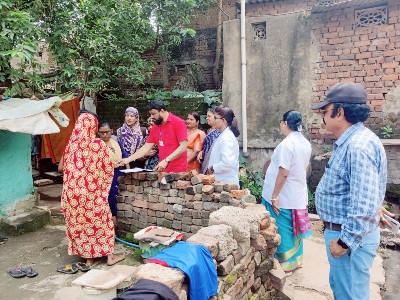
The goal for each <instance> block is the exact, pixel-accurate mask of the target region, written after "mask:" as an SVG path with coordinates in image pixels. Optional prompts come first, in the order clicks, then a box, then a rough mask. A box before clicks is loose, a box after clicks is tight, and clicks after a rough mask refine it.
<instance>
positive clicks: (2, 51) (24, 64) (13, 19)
mask: <svg viewBox="0 0 400 300" xmlns="http://www.w3.org/2000/svg"><path fill="white" fill-rule="evenodd" d="M16 4H17V3H16V2H15V1H12V0H1V1H0V28H1V30H0V83H2V84H4V85H6V86H8V87H9V89H8V90H7V91H6V95H15V94H19V95H21V94H22V93H23V89H24V88H25V86H26V82H27V80H29V79H33V77H32V75H33V72H32V70H33V69H35V59H34V56H35V54H36V52H37V51H38V42H39V36H40V28H39V27H38V26H37V25H36V24H35V23H34V19H33V18H32V16H31V15H30V14H29V13H28V12H27V11H24V10H21V9H20V8H19V7H18V6H17V5H16Z"/></svg>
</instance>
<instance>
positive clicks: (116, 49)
mask: <svg viewBox="0 0 400 300" xmlns="http://www.w3.org/2000/svg"><path fill="white" fill-rule="evenodd" d="M0 1H2V0H0ZM7 1H10V0H7ZM15 2H16V3H17V6H18V7H19V8H20V9H21V10H25V11H29V12H31V15H32V16H33V17H34V19H35V21H36V23H35V24H36V28H37V29H38V30H40V32H41V33H42V37H43V38H44V39H45V41H46V42H47V43H48V45H49V49H50V51H51V53H52V55H53V57H54V59H55V61H56V64H57V72H55V73H54V74H53V75H54V78H53V80H55V81H57V83H58V85H59V86H61V87H64V88H66V89H77V90H80V91H84V92H100V91H102V90H105V89H111V88H115V87H118V86H119V84H120V83H121V80H123V81H125V82H126V83H130V84H140V83H142V82H143V81H144V80H145V79H146V78H148V77H149V76H150V74H151V71H152V69H153V64H154V62H151V61H148V60H146V59H144V58H143V54H145V53H146V52H147V51H160V52H161V53H163V54H164V55H165V56H166V57H168V53H169V49H171V46H172V45H176V44H178V43H180V42H181V39H182V38H183V37H185V36H193V35H195V31H194V30H193V29H190V19H191V17H192V16H193V15H194V14H195V11H197V10H201V9H205V8H206V7H207V6H208V5H209V4H210V3H212V2H213V0H202V1H201V0H154V1H153V0H152V1H150V0H142V1H132V0H24V1H23V0H15ZM33 40H34V37H33Z"/></svg>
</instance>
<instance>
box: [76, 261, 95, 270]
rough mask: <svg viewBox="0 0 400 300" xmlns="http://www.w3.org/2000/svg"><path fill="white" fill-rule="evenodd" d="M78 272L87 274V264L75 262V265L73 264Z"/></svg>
mask: <svg viewBox="0 0 400 300" xmlns="http://www.w3.org/2000/svg"><path fill="white" fill-rule="evenodd" d="M74 265H75V266H76V267H77V268H78V270H80V271H82V272H87V271H89V270H90V269H91V267H90V266H88V265H87V264H85V263H83V262H77V263H76V264H74Z"/></svg>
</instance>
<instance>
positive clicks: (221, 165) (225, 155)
mask: <svg viewBox="0 0 400 300" xmlns="http://www.w3.org/2000/svg"><path fill="white" fill-rule="evenodd" d="M211 166H212V167H213V169H214V176H215V179H216V180H217V181H224V182H227V183H236V184H237V185H239V176H238V172H239V143H238V141H237V139H236V137H235V135H234V134H233V132H232V131H231V130H230V128H229V127H227V128H225V130H224V131H222V132H221V134H220V135H219V136H218V137H217V138H216V139H215V141H214V143H213V146H212V148H211V153H210V160H209V161H208V166H207V168H208V167H211Z"/></svg>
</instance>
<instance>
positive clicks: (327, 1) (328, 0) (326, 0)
mask: <svg viewBox="0 0 400 300" xmlns="http://www.w3.org/2000/svg"><path fill="white" fill-rule="evenodd" d="M335 3H336V0H318V1H317V5H331V4H335Z"/></svg>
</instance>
